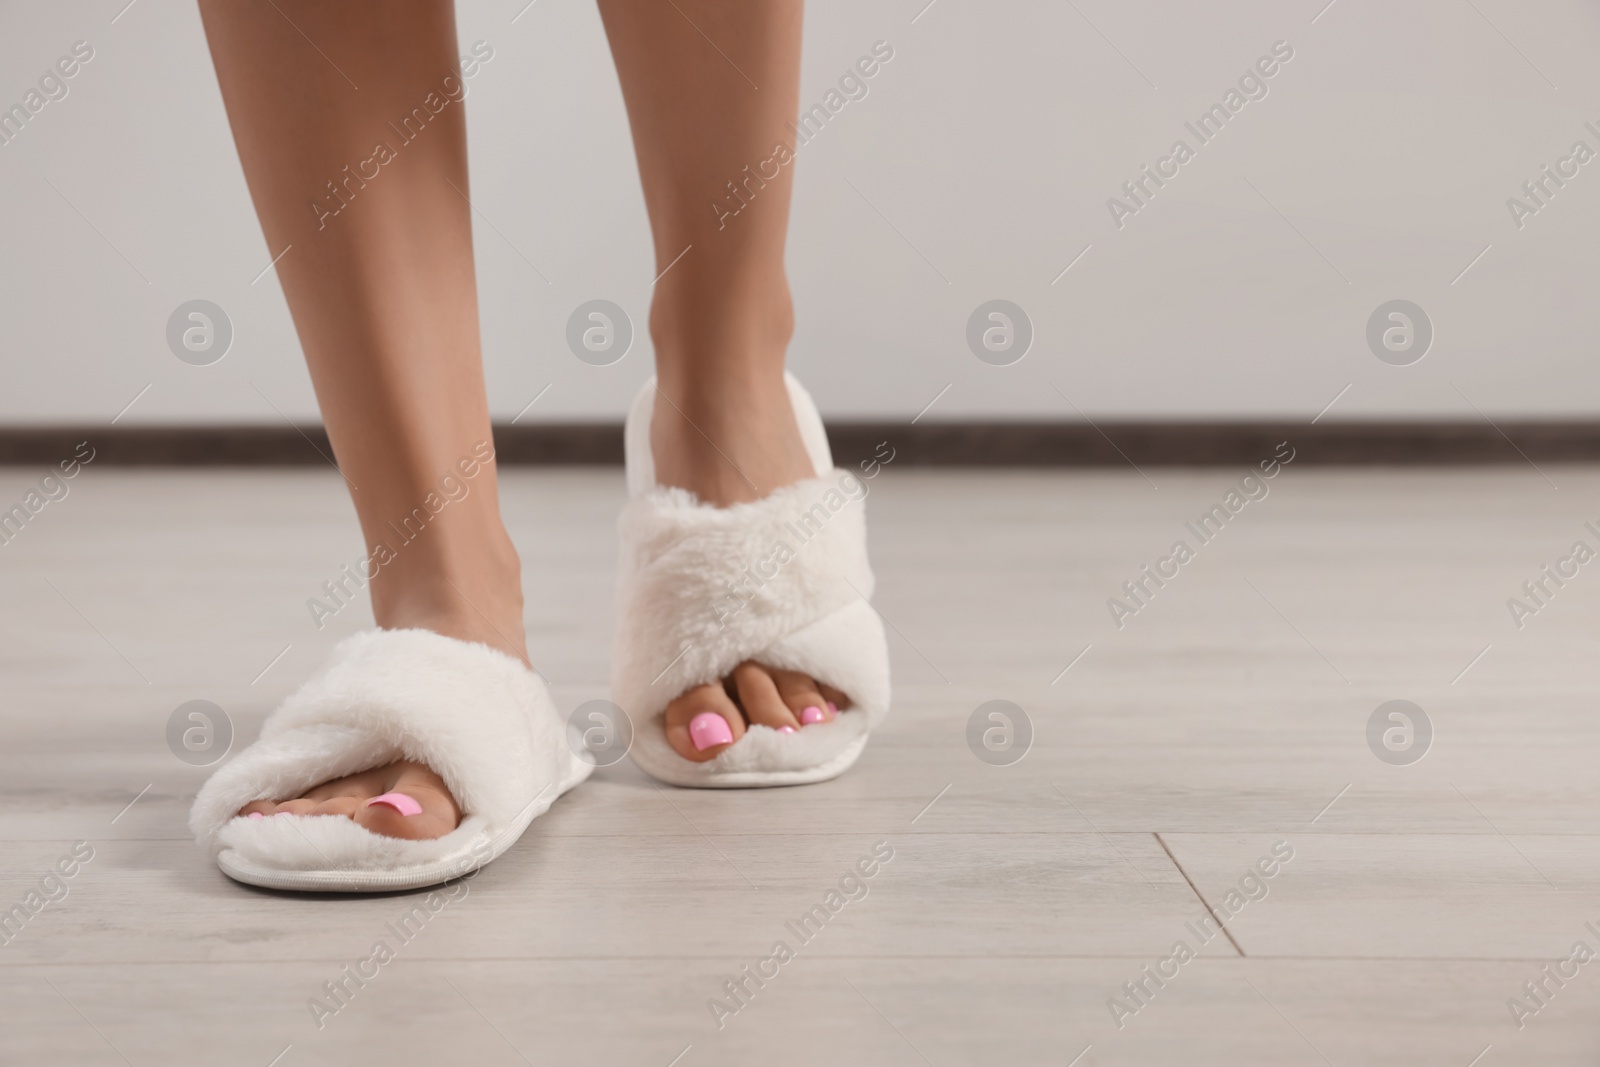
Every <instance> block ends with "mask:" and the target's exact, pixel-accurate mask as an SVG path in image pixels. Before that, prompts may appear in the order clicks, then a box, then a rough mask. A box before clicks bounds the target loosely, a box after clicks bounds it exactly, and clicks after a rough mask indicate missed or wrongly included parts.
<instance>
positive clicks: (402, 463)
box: [200, 0, 527, 837]
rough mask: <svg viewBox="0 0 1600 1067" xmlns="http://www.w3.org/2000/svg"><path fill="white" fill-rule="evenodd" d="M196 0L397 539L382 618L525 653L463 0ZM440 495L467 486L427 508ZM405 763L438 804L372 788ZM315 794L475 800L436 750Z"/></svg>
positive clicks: (335, 416) (332, 422) (381, 516)
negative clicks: (500, 450) (477, 187)
mask: <svg viewBox="0 0 1600 1067" xmlns="http://www.w3.org/2000/svg"><path fill="white" fill-rule="evenodd" d="M200 9H201V14H202V17H203V19H204V22H205V28H206V35H207V37H208V39H209V40H210V44H211V53H212V58H213V60H214V61H215V63H216V67H217V75H218V78H219V79H220V81H221V85H222V95H223V100H224V101H225V103H226V105H227V109H228V117H229V120H230V121H231V122H232V125H233V134H234V139H235V141H236V142H237V143H238V148H239V155H240V158H241V160H242V161H243V163H244V171H245V177H246V179H247V180H248V182H249V186H250V193H251V196H252V197H253V199H254V200H255V206H256V211H257V213H258V214H259V215H260V218H261V227H262V230H263V231H264V232H265V234H266V238H267V244H268V246H269V248H270V249H271V251H272V253H273V254H274V255H277V254H278V253H280V252H284V250H285V249H288V251H287V252H286V253H285V254H284V255H283V258H282V259H281V260H279V262H278V276H279V278H280V279H281V281H282V283H283V288H284V292H285V293H286V294H287V296H288V299H289V306H290V309H291V310H292V311H293V313H294V321H295V326H296V328H297V330H298V332H299V335H300V343H301V346H302V348H303V349H304V350H305V356H306V362H307V364H308V365H309V366H310V369H311V377H312V381H313V382H314V383H315V385H316V390H317V401H318V403H319V404H320V406H321V408H322V415H323V420H324V422H325V423H326V425H327V428H328V435H329V438H330V439H331V441H332V443H333V449H334V452H335V454H336V456H337V458H338V461H339V465H340V467H341V469H342V470H343V472H344V474H345V477H346V478H347V480H348V481H349V482H350V484H351V498H352V499H353V500H354V502H355V507H356V513H357V515H358V516H359V518H360V521H361V530H362V533H363V535H364V539H365V543H366V548H367V549H368V551H374V550H376V549H377V548H378V546H380V545H382V546H385V547H386V548H388V549H389V550H390V551H391V552H392V553H393V558H392V559H390V560H388V561H387V562H385V561H384V556H383V555H382V554H380V555H379V556H378V559H377V560H376V562H379V563H380V564H381V565H380V566H379V567H378V570H377V574H376V576H375V577H373V578H372V580H371V584H370V587H369V588H370V591H371V596H372V610H373V614H374V615H375V616H376V618H377V622H378V625H379V626H382V627H384V628H385V629H398V628H405V627H415V628H420V629H426V630H432V631H435V632H437V633H441V634H444V635H446V636H449V637H456V638H460V639H462V640H466V641H477V642H481V643H483V644H486V645H491V646H493V647H495V648H498V649H500V650H501V651H503V652H506V653H508V654H510V655H512V656H516V657H518V658H519V659H523V660H526V658H527V652H526V648H525V645H524V638H523V632H522V587H521V582H520V573H519V567H518V562H517V556H516V552H515V550H514V549H513V547H512V544H511V540H510V538H509V537H508V536H507V534H506V531H505V527H504V525H503V524H502V523H501V520H500V510H499V500H498V495H497V490H496V481H495V475H496V471H495V466H494V464H493V463H492V462H491V463H486V464H482V465H481V468H478V464H477V463H476V460H477V458H478V457H481V456H482V455H484V454H485V452H486V449H487V448H489V447H492V444H493V438H492V435H491V432H490V427H489V411H488V401H487V398H486V397H485V395H484V385H483V368H482V364H481V361H480V355H479V344H478V305H477V296H476V291H475V284H476V283H475V278H474V273H473V261H472V228H471V220H470V216H469V214H468V212H469V210H470V209H469V206H468V204H467V203H466V201H465V199H464V197H465V195H466V194H467V193H468V189H467V158H466V124H465V121H464V116H463V113H462V111H463V106H462V102H461V95H462V84H461V81H460V75H459V72H458V70H457V67H458V63H459V59H458V56H459V53H458V51H457V47H456V35H455V20H454V12H453V7H452V2H451V0H342V2H340V3H337V4H330V3H325V2H322V0H273V2H272V3H256V2H249V3H242V2H237V0H201V4H200ZM441 104H442V106H441ZM391 123H393V124H394V125H391ZM405 138H409V139H405ZM379 146H382V149H381V150H380V148H379ZM369 161H370V162H369ZM330 183H331V184H330ZM290 246H293V247H292V248H291V247H290ZM463 460H465V461H467V463H466V465H465V466H462V465H461V464H462V461H463ZM475 468H478V469H477V470H476V473H475V475H474V476H472V477H470V478H469V477H467V476H466V474H465V472H466V471H470V470H474V469H475ZM441 483H444V488H441ZM463 488H464V489H465V490H466V495H465V496H464V497H461V496H460V493H461V491H462V489H463ZM430 495H432V499H431V501H430ZM452 497H458V498H459V499H451V498H452ZM440 500H449V501H450V502H449V503H448V504H446V505H445V506H444V507H443V509H442V510H440V511H439V512H438V513H437V514H431V509H430V508H429V507H428V504H429V503H432V504H433V505H434V506H435V507H437V506H438V502H439V501H440ZM419 508H420V509H422V512H421V515H420V516H419V515H418V514H417V509H419ZM408 520H409V522H408ZM419 528H420V529H421V532H420V534H416V535H415V537H414V539H413V540H409V541H406V540H404V538H406V537H408V536H411V535H412V534H413V533H415V531H416V530H417V529H419ZM463 713H464V714H470V709H463ZM395 783H399V786H398V787H403V788H402V791H405V792H409V793H411V794H412V795H414V796H416V797H417V799H418V800H420V801H421V802H422V803H423V806H424V809H425V811H424V814H423V815H422V816H417V817H412V818H409V819H402V818H401V817H400V816H399V815H398V814H397V813H394V812H392V811H391V810H390V809H389V808H386V807H382V806H378V807H372V808H364V807H358V804H359V802H360V801H361V800H363V799H365V798H366V797H369V796H375V795H378V794H380V793H383V792H387V791H388V790H390V789H394V788H397V786H396V784H395ZM308 797H309V799H302V800H295V801H294V802H293V803H289V804H285V805H282V807H283V808H284V809H285V810H289V811H295V812H306V811H329V812H338V813H340V814H350V813H352V811H354V813H355V814H356V815H357V821H359V822H362V823H363V824H364V825H368V826H369V827H370V828H372V829H375V830H377V831H378V832H381V833H391V834H393V835H394V836H402V837H436V836H439V835H440V834H443V833H446V832H448V831H449V830H450V829H452V828H454V826H455V825H456V823H457V821H458V820H459V814H458V812H457V811H456V808H455V804H454V802H453V800H452V799H451V797H450V795H449V793H448V791H447V790H445V788H444V785H443V783H442V782H441V781H439V780H438V779H437V776H435V775H433V774H432V772H431V771H430V770H428V769H427V768H426V767H421V766H420V765H399V764H397V765H394V766H393V767H391V768H388V769H386V770H384V771H382V772H379V773H377V774H376V775H357V776H354V777H352V778H351V779H348V780H341V781H340V782H335V783H329V784H328V785H324V786H322V787H319V789H317V790H313V791H312V793H311V794H308ZM279 799H282V800H288V799H289V798H279ZM247 810H255V811H266V812H270V811H272V810H274V806H273V805H265V806H262V805H259V804H258V805H251V807H250V809H247Z"/></svg>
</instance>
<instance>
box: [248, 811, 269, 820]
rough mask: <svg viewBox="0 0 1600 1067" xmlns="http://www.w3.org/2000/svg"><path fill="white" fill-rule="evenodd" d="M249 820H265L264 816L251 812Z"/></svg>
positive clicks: (257, 812)
mask: <svg viewBox="0 0 1600 1067" xmlns="http://www.w3.org/2000/svg"><path fill="white" fill-rule="evenodd" d="M250 818H252V819H265V818H266V816H265V815H263V814H261V813H260V812H259V811H252V812H251V813H250Z"/></svg>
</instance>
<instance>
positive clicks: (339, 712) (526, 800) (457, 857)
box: [189, 630, 592, 893]
mask: <svg viewBox="0 0 1600 1067" xmlns="http://www.w3.org/2000/svg"><path fill="white" fill-rule="evenodd" d="M575 751H576V749H574V748H573V747H572V746H571V745H569V744H568V741H567V738H566V736H565V727H564V725H563V724H562V721H561V717H560V715H559V713H557V711H556V709H555V706H554V705H553V704H552V703H551V701H550V694H549V693H548V692H547V691H546V690H545V687H544V683H543V682H542V681H541V680H540V679H539V676H538V675H536V674H534V673H533V672H532V671H531V670H529V669H528V668H527V666H525V665H524V664H523V663H521V662H520V661H518V660H516V659H513V658H512V657H511V656H508V655H506V654H505V653H503V652H500V651H498V650H496V649H492V648H490V647H489V646H487V645H480V644H474V643H472V642H468V641H457V640H455V639H454V638H450V637H443V636H441V635H439V634H436V633H431V632H429V631H427V630H369V631H367V632H365V633H359V634H356V635H354V636H352V637H348V638H346V639H345V640H343V641H341V642H339V644H338V645H337V646H336V647H335V648H334V650H333V652H332V654H331V655H330V656H329V657H328V661H327V663H325V664H324V665H323V667H322V669H321V670H319V671H318V672H317V674H316V675H314V676H313V677H312V678H311V679H310V680H309V681H307V682H306V683H305V685H303V686H301V687H300V689H298V690H297V691H296V692H295V693H293V694H292V695H291V696H290V697H289V698H288V699H287V700H285V701H284V702H283V704H282V705H281V706H280V707H279V708H278V709H277V710H276V711H274V712H273V713H272V714H271V715H270V716H269V717H268V718H267V721H266V723H265V724H264V725H263V726H262V728H261V740H259V741H257V742H256V743H255V744H253V745H251V746H250V747H249V748H247V749H245V750H244V751H243V752H241V753H239V755H237V756H235V757H234V758H233V759H232V760H230V761H229V762H227V763H225V764H223V765H222V767H221V768H220V769H218V771H217V772H216V773H215V774H214V775H212V776H211V779H210V781H208V782H206V784H205V785H204V786H203V787H202V788H201V790H200V794H199V796H197V797H196V798H195V802H194V809H193V811H191V812H190V814H189V828H190V829H191V830H193V831H194V835H195V838H196V840H198V841H199V842H200V844H201V845H202V846H204V847H206V848H209V849H211V850H212V852H213V853H214V854H215V856H216V860H217V865H218V866H219V867H221V868H222V870H223V873H225V874H227V875H228V876H229V877H230V878H234V879H237V880H238V881H241V882H248V883H250V884H251V885H259V886H266V887H268V888H271V889H303V890H318V891H322V892H351V893H356V892H361V893H365V892H381V891H385V890H396V889H415V888H418V887H420V886H427V885H434V884H436V883H439V882H443V881H447V880H449V879H451V878H455V877H459V876H460V875H463V874H466V873H468V872H469V871H473V870H476V869H477V868H479V867H482V866H483V865H484V864H486V863H488V862H489V861H490V860H492V859H494V858H495V857H496V856H498V855H500V853H502V852H504V851H505V850H506V849H508V848H510V847H511V845H512V843H513V842H515V841H516V840H517V838H518V837H520V836H522V831H523V830H525V829H527V826H528V824H529V823H530V822H532V821H533V819H534V817H535V816H537V815H540V814H542V813H543V812H544V811H545V809H547V808H548V807H550V805H551V803H553V802H554V801H555V799H556V798H557V797H559V796H560V795H561V794H562V793H565V792H566V791H567V790H568V789H571V788H572V787H573V786H575V785H577V784H578V783H579V782H581V781H583V779H584V778H586V777H587V776H588V774H589V771H590V770H591V769H592V765H591V764H590V763H589V762H587V761H585V760H582V759H579V758H578V756H577V755H575ZM397 759H410V760H416V761H419V762H422V763H426V764H427V765H428V766H429V767H432V768H433V770H434V771H435V772H436V773H437V774H438V775H439V776H440V777H441V778H443V779H444V782H445V785H447V786H448V787H449V789H450V794H451V796H453V797H455V800H456V804H457V806H459V807H460V809H461V811H462V820H461V825H460V826H458V827H456V828H455V829H454V830H452V831H451V832H450V833H448V834H445V835H444V836H443V837H439V838H434V839H433V840H429V841H407V840H402V839H401V838H396V837H385V836H383V835H381V834H375V833H373V832H372V831H370V830H368V829H366V828H365V827H363V826H359V825H357V824H356V823H355V822H354V821H353V820H351V819H349V818H347V817H345V816H342V815H289V816H274V817H272V818H266V819H249V818H239V817H237V816H236V814H235V813H236V812H238V810H239V809H240V808H242V807H244V806H245V805H246V804H248V803H250V802H251V801H253V800H283V799H286V798H289V797H295V796H299V795H300V794H301V793H303V792H305V791H306V790H308V789H311V788H313V787H315V786H317V785H320V784H321V783H323V782H326V781H328V780H330V779H333V778H341V777H343V776H345V775H348V774H356V773H359V772H361V771H365V770H370V769H372V768H373V767H381V766H383V765H384V764H387V763H391V762H393V761H395V760H397Z"/></svg>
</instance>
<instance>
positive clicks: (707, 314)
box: [650, 278, 794, 409]
mask: <svg viewBox="0 0 1600 1067" xmlns="http://www.w3.org/2000/svg"><path fill="white" fill-rule="evenodd" d="M685 281H686V284H683V285H679V286H678V287H676V288H673V289H661V290H658V291H657V293H656V297H655V301H654V302H653V303H652V305H651V308H650V338H651V341H652V342H653V344H654V346H655V353H656V377H657V380H658V381H659V382H660V384H661V387H662V389H663V390H665V391H667V392H668V395H669V396H670V397H671V398H672V400H673V401H674V402H676V403H678V404H680V405H681V404H690V405H694V406H696V407H700V408H702V409H710V408H712V407H713V406H715V405H717V404H720V403H721V402H723V401H725V400H730V399H742V398H746V397H750V398H759V397H761V396H763V395H774V394H776V393H781V392H782V382H783V365H784V357H785V354H786V353H787V352H788V349H789V341H790V339H791V338H792V337H793V335H794V304H793V302H792V300H791V299H790V296H789V288H788V284H787V282H785V281H783V280H782V279H781V278H780V279H777V280H776V281H774V282H771V283H768V284H750V283H745V284H735V283H733V282H731V281H729V282H728V284H726V285H717V284H714V283H712V282H705V281H702V282H699V283H697V284H687V283H688V282H690V281H692V280H689V279H686V280H685ZM708 291H709V292H708Z"/></svg>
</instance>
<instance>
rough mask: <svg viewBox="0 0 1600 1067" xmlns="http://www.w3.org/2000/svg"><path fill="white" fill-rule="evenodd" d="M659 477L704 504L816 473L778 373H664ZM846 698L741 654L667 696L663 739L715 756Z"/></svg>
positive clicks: (794, 725)
mask: <svg viewBox="0 0 1600 1067" xmlns="http://www.w3.org/2000/svg"><path fill="white" fill-rule="evenodd" d="M650 447H651V453H652V455H653V457H654V459H655V469H656V479H657V481H659V482H660V483H661V484H662V485H670V486H676V487H678V488H682V489H687V490H689V491H690V492H691V493H694V494H695V496H696V497H698V498H699V499H700V500H702V501H704V502H705V503H708V504H713V505H716V506H718V507H728V506H730V505H732V504H740V503H746V502H749V501H752V500H760V499H761V498H763V497H765V496H767V495H768V494H770V493H772V492H773V491H774V490H777V489H781V488H782V487H784V486H786V485H792V484H794V483H795V482H798V481H803V480H804V479H806V478H814V477H816V471H815V470H814V469H813V468H812V466H811V459H810V457H809V456H808V455H807V453H806V449H805V445H804V443H803V442H802V440H801V438H800V429H799V427H798V426H797V425H796V424H795V421H794V408H793V407H792V405H791V404H790V402H789V391H788V388H787V386H786V385H785V384H784V381H783V375H782V372H781V371H780V372H779V373H778V375H777V376H776V379H755V380H741V379H739V378H737V377H736V376H734V375H727V374H719V375H711V376H702V377H701V378H697V379H696V380H695V381H694V383H693V386H692V388H687V389H686V388H682V387H679V386H678V385H677V384H676V383H673V382H671V381H664V382H663V384H662V385H661V386H660V388H659V389H658V390H657V393H656V405H655V410H654V411H653V412H652V414H651V419H650ZM849 706H850V700H849V697H848V696H847V695H846V694H844V693H841V692H839V691H838V690H837V689H834V688H832V687H831V686H826V685H822V684H820V683H818V682H817V681H816V680H815V679H813V678H811V677H810V676H809V675H805V674H801V673H799V672H796V671H788V670H780V669H778V668H776V667H768V666H765V665H763V664H760V663H756V662H753V661H746V662H744V663H741V664H739V666H737V667H735V668H734V669H733V673H731V674H730V675H728V677H726V678H724V679H722V681H721V682H720V683H716V684H710V685H702V686H697V687H696V688H694V689H690V690H689V691H688V692H686V693H683V694H682V695H680V696H679V697H678V698H677V699H675V700H673V701H672V703H670V704H668V705H667V710H666V726H667V742H668V743H669V744H670V745H671V746H672V748H673V750H674V751H675V752H677V753H678V755H680V756H682V757H683V758H684V759H687V760H692V761H694V762H696V763H703V762H705V761H706V760H709V759H714V758H715V757H716V756H717V755H718V754H719V753H721V752H722V751H723V750H724V749H726V748H727V747H728V746H729V745H731V744H733V743H734V742H735V741H737V740H739V738H741V737H743V736H744V734H745V730H746V729H748V728H749V726H750V725H751V724H760V725H762V726H768V727H771V728H772V729H775V730H781V731H784V732H797V731H800V730H803V729H805V728H806V727H808V726H815V725H817V724H819V723H825V722H829V721H831V720H832V719H833V717H834V716H835V715H837V714H839V712H840V711H841V710H842V709H845V708H848V707H849Z"/></svg>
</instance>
